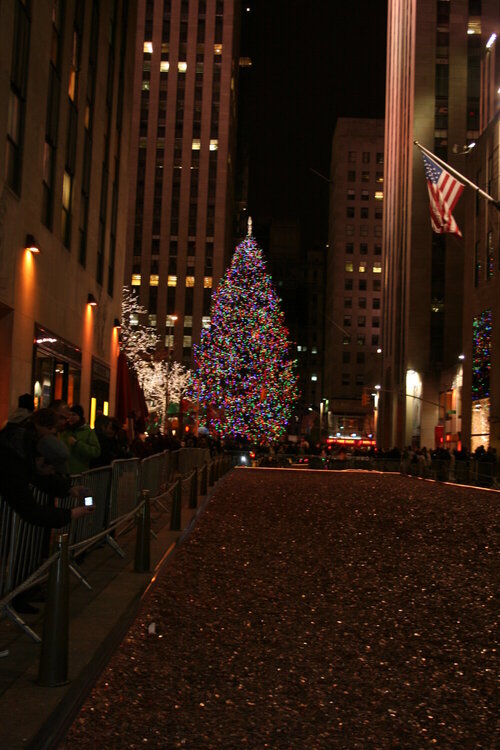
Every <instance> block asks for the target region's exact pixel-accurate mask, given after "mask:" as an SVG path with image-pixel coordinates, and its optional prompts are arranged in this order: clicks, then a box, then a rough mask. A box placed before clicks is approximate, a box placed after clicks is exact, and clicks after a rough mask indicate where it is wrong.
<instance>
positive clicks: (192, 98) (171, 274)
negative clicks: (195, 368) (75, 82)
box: [124, 0, 240, 366]
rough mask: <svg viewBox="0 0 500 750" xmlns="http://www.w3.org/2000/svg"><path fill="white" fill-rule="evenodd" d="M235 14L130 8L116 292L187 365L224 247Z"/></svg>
mask: <svg viewBox="0 0 500 750" xmlns="http://www.w3.org/2000/svg"><path fill="white" fill-rule="evenodd" d="M239 24H240V6H239V3H238V2H237V1H236V0H140V2H139V14H138V26H137V41H136V70H135V82H134V97H135V109H134V116H133V124H132V148H131V151H130V162H131V168H132V175H133V177H132V181H131V186H130V187H131V189H130V204H129V220H130V232H129V236H128V241H127V262H126V269H125V279H124V283H125V285H132V287H133V288H135V289H136V290H137V291H138V294H139V300H140V303H141V304H142V306H143V307H145V308H146V309H147V311H148V321H145V322H147V323H149V324H150V325H151V326H154V327H156V329H157V331H158V334H159V336H160V339H161V342H162V343H163V342H164V345H165V351H166V352H169V353H172V354H173V357H174V359H175V360H177V361H179V362H183V363H184V364H186V365H188V366H191V365H192V364H193V363H192V344H193V343H194V342H196V341H199V337H200V331H201V328H202V326H203V325H206V324H208V321H209V313H210V301H211V295H212V291H213V290H215V288H216V286H217V284H218V282H219V280H220V278H221V276H222V275H223V272H224V269H225V266H226V264H227V261H228V259H229V254H230V251H231V249H232V247H233V221H234V218H233V202H234V201H233V182H234V177H233V170H234V161H235V135H236V96H237V78H238V42H239Z"/></svg>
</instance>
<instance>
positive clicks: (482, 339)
mask: <svg viewBox="0 0 500 750" xmlns="http://www.w3.org/2000/svg"><path fill="white" fill-rule="evenodd" d="M491 323H492V315H491V310H485V312H483V313H481V315H478V316H476V317H475V318H474V320H473V322H472V400H473V401H477V400H478V399H481V398H485V397H486V396H489V395H490V371H491Z"/></svg>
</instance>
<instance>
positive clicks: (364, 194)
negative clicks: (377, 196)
mask: <svg viewBox="0 0 500 750" xmlns="http://www.w3.org/2000/svg"><path fill="white" fill-rule="evenodd" d="M369 197H370V193H369V192H368V190H362V191H361V200H362V201H367V200H368V199H369Z"/></svg>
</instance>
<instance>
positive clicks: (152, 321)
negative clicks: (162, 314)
mask: <svg viewBox="0 0 500 750" xmlns="http://www.w3.org/2000/svg"><path fill="white" fill-rule="evenodd" d="M148 323H149V325H150V326H152V327H153V328H156V315H154V314H151V315H148Z"/></svg>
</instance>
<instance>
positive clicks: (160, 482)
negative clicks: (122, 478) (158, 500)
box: [140, 451, 169, 499]
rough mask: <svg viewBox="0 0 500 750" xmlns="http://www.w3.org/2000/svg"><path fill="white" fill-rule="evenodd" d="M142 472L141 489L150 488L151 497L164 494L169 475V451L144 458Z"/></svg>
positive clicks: (141, 466) (141, 465) (141, 464)
mask: <svg viewBox="0 0 500 750" xmlns="http://www.w3.org/2000/svg"><path fill="white" fill-rule="evenodd" d="M140 472H141V474H140V489H141V490H149V493H150V497H151V499H153V498H155V497H158V496H159V495H162V494H163V493H164V492H165V488H166V485H167V480H168V476H169V452H168V451H163V453H156V454H155V455H154V456H148V457H147V458H143V459H142V461H141V463H140Z"/></svg>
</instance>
